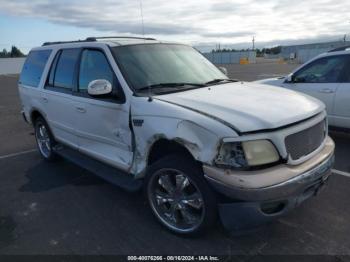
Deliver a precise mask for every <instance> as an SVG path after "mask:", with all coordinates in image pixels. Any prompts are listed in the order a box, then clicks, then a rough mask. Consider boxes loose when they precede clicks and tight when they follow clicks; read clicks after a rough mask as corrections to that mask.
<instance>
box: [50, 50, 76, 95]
mask: <svg viewBox="0 0 350 262" xmlns="http://www.w3.org/2000/svg"><path fill="white" fill-rule="evenodd" d="M79 53H80V49H63V50H61V51H60V53H58V54H57V55H56V57H55V60H54V62H53V63H52V66H51V70H50V75H49V80H48V84H49V86H52V87H58V88H64V89H67V90H72V89H73V87H74V82H75V71H76V65H77V61H78V58H79Z"/></svg>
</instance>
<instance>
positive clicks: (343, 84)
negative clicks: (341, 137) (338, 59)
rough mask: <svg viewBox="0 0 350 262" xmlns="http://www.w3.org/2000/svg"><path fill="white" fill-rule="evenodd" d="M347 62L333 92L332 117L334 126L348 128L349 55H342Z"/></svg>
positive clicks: (349, 95) (349, 93) (349, 107)
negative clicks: (335, 90)
mask: <svg viewBox="0 0 350 262" xmlns="http://www.w3.org/2000/svg"><path fill="white" fill-rule="evenodd" d="M344 57H346V60H347V63H346V66H345V67H344V70H343V73H342V76H341V79H340V83H339V85H338V88H337V92H336V94H335V102H334V110H333V117H334V119H335V123H334V125H335V126H338V127H344V128H350V55H346V56H345V55H344Z"/></svg>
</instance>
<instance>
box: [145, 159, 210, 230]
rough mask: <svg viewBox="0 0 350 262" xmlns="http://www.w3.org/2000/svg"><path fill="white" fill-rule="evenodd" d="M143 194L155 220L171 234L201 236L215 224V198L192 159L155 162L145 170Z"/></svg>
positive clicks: (198, 166)
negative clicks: (200, 234) (199, 234)
mask: <svg viewBox="0 0 350 262" xmlns="http://www.w3.org/2000/svg"><path fill="white" fill-rule="evenodd" d="M145 192H146V196H147V199H148V202H149V204H150V206H151V209H152V211H153V213H154V215H155V217H156V218H157V219H158V220H159V221H160V223H161V224H163V226H165V227H166V228H167V229H168V230H170V231H172V232H174V233H177V234H182V235H194V234H198V233H202V232H204V231H205V229H207V228H208V227H210V226H212V225H213V224H214V223H215V221H216V218H217V203H216V195H215V193H214V192H213V191H212V189H211V188H210V187H209V185H208V183H207V182H206V180H205V178H204V176H203V170H202V168H201V167H200V165H199V164H198V163H196V162H195V161H193V160H190V159H188V158H185V157H181V156H177V155H171V156H168V157H164V158H162V159H160V160H158V161H157V162H156V163H154V164H152V165H151V166H150V168H149V169H148V171H147V175H146V179H145Z"/></svg>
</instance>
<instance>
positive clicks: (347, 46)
mask: <svg viewBox="0 0 350 262" xmlns="http://www.w3.org/2000/svg"><path fill="white" fill-rule="evenodd" d="M349 48H350V45H346V46H342V47H338V48H335V49H332V50H329V51H328V53H331V52H337V51H345V50H347V49H349Z"/></svg>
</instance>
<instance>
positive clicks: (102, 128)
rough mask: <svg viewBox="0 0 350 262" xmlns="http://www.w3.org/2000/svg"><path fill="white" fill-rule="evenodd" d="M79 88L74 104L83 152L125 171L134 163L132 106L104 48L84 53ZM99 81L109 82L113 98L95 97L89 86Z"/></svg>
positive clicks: (87, 50)
mask: <svg viewBox="0 0 350 262" xmlns="http://www.w3.org/2000/svg"><path fill="white" fill-rule="evenodd" d="M79 68H80V69H79V77H78V79H79V80H78V87H77V90H76V92H75V98H74V105H75V116H76V132H77V136H78V144H79V150H80V151H81V152H83V153H85V154H88V155H90V156H91V157H94V158H96V159H98V160H100V161H102V162H105V163H107V164H110V165H112V166H115V167H118V168H120V169H123V170H127V169H129V168H130V166H131V164H132V157H133V153H132V147H131V145H132V143H131V141H132V136H131V131H130V128H129V106H128V105H127V104H125V103H124V102H125V101H124V99H123V98H124V96H123V93H122V89H121V87H120V85H119V82H118V80H117V78H116V75H115V73H114V72H113V70H112V68H111V66H110V64H109V62H108V59H107V57H106V55H105V53H104V51H103V50H101V49H84V50H83V51H82V54H81V61H80V67H79ZM97 79H105V80H108V81H109V82H110V83H111V84H112V86H113V92H112V94H111V95H107V96H103V97H98V96H95V97H92V96H90V95H89V94H88V93H87V88H88V85H89V83H90V82H91V81H93V80H97Z"/></svg>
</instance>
